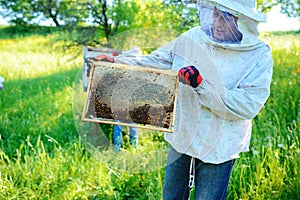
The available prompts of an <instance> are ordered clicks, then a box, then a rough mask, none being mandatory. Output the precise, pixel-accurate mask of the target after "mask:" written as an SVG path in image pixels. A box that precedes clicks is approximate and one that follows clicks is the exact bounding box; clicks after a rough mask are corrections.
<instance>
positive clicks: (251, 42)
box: [197, 0, 266, 50]
mask: <svg viewBox="0 0 300 200" xmlns="http://www.w3.org/2000/svg"><path fill="white" fill-rule="evenodd" d="M197 6H198V11H199V16H200V24H201V32H202V35H203V37H204V39H205V40H206V41H207V42H210V43H213V44H214V45H218V46H223V47H226V48H233V49H240V50H247V49H253V48H256V47H257V46H260V45H262V43H261V42H260V40H259V39H258V29H257V25H258V23H259V22H264V21H265V20H266V17H265V15H264V14H263V13H261V12H259V11H257V10H256V1H255V0H198V1H197Z"/></svg>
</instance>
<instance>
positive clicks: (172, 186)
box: [163, 148, 235, 200]
mask: <svg viewBox="0 0 300 200" xmlns="http://www.w3.org/2000/svg"><path fill="white" fill-rule="evenodd" d="M191 159H192V157H191V156H188V155H186V154H181V153H178V152H176V151H175V150H174V149H173V148H172V149H171V151H170V153H169V156H168V161H167V167H166V177H165V181H164V187H163V199H164V200H175V199H178V200H179V199H180V200H185V199H189V195H190V188H189V183H190V182H189V181H190V179H189V178H190V176H189V173H190V162H191ZM234 162H235V160H230V161H227V162H225V163H221V164H210V163H204V162H202V161H201V160H199V159H195V165H194V167H195V174H194V176H195V177H194V180H195V193H194V195H195V199H201V200H214V199H215V200H224V199H226V192H227V188H228V183H229V178H230V173H231V169H232V167H233V165H234Z"/></svg>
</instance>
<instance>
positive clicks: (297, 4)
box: [258, 0, 300, 18]
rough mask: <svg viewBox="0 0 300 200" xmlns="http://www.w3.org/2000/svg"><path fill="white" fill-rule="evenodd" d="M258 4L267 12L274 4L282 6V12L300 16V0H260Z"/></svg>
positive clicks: (291, 15) (290, 15)
mask: <svg viewBox="0 0 300 200" xmlns="http://www.w3.org/2000/svg"><path fill="white" fill-rule="evenodd" d="M258 5H259V6H258V7H259V8H260V10H261V11H262V12H265V13H266V12H268V11H270V10H271V9H272V8H273V7H274V6H280V8H281V13H283V14H286V15H287V16H289V17H297V18H299V17H300V0H259V1H258Z"/></svg>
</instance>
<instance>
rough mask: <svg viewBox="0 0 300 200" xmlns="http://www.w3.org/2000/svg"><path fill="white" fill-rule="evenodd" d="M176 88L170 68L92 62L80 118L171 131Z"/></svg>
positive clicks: (176, 81) (173, 74)
mask: <svg viewBox="0 0 300 200" xmlns="http://www.w3.org/2000/svg"><path fill="white" fill-rule="evenodd" d="M177 90H178V76H177V73H176V72H174V71H172V70H162V69H155V68H148V67H142V66H138V67H137V66H129V65H123V64H115V63H107V62H100V61H95V62H94V63H93V68H92V70H91V74H90V77H89V85H88V89H87V97H86V102H85V105H84V111H83V114H82V120H83V121H89V122H97V123H108V124H119V125H122V126H129V127H138V128H145V129H151V130H157V131H165V132H173V128H174V118H175V108H176V105H175V103H176V99H177Z"/></svg>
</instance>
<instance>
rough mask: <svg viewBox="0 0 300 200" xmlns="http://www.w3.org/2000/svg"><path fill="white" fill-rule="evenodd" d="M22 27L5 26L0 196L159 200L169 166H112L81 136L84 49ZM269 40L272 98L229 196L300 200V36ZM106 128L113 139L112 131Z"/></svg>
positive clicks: (1, 34)
mask: <svg viewBox="0 0 300 200" xmlns="http://www.w3.org/2000/svg"><path fill="white" fill-rule="evenodd" d="M15 28H16V27H5V28H0V51H1V55H3V56H2V62H1V63H0V68H1V74H0V75H1V76H4V77H5V79H6V81H5V83H4V87H5V89H4V90H2V91H0V113H1V115H0V163H1V165H0V172H1V173H0V185H1V186H0V199H95V200H96V199H99V200H100V199H101V200H102V199H112V200H114V199H161V191H162V185H163V179H164V175H165V174H164V169H158V170H156V171H153V172H149V173H130V172H124V171H120V170H117V169H114V168H111V167H109V166H107V165H105V163H103V162H101V161H100V160H99V159H97V158H95V157H94V155H93V154H91V153H90V151H89V150H88V149H87V148H86V146H84V145H83V144H82V142H81V140H80V139H79V138H78V134H77V130H76V128H75V124H74V119H73V113H72V105H71V102H72V99H71V96H72V92H73V89H72V87H73V84H74V79H75V78H74V77H76V76H77V75H78V73H80V70H81V69H80V68H81V65H82V48H81V46H76V45H74V44H76V43H74V42H72V41H70V40H69V36H68V37H65V38H64V39H58V35H64V34H66V32H64V31H63V30H61V29H60V30H59V31H55V30H52V29H48V28H46V29H42V28H41V29H39V28H37V29H33V30H32V31H29V30H28V31H27V32H26V33H24V34H23V33H22V32H19V31H16V30H15ZM39 31H40V33H41V34H39ZM60 31H62V32H60ZM76 34H77V35H80V34H78V33H75V30H74V35H76ZM10 36H12V38H10ZM78 37H80V36H78ZM262 38H263V40H265V41H267V42H268V43H269V44H270V46H271V48H272V51H273V57H274V64H275V65H274V76H273V82H272V85H271V96H270V98H269V100H268V102H267V104H266V105H265V107H264V109H263V110H262V111H261V112H260V113H259V115H258V116H257V117H256V118H255V119H254V122H253V137H252V141H251V146H250V152H248V153H243V154H242V155H241V158H240V159H238V160H237V162H236V164H235V167H234V169H233V174H232V178H231V182H230V186H229V191H228V199H258V200H260V199H262V200H263V199H276V200H277V199H278V200H279V199H280V200H281V199H286V200H290V199H299V198H300V190H299V188H300V175H299V171H300V170H299V169H300V161H299V153H300V148H299V147H300V142H299V126H300V124H299V102H300V101H299V92H298V88H299V73H300V69H299V65H298V60H299V59H298V58H299V49H300V37H299V32H289V33H282V32H280V33H279V32H278V33H265V34H264V35H262ZM72 40H73V41H74V40H75V38H74V39H72ZM102 128H103V129H104V130H105V131H106V133H107V134H109V133H110V132H111V130H109V128H111V126H106V127H105V126H103V127H102ZM147 140H153V141H162V137H160V136H159V135H158V134H156V133H155V134H154V135H153V136H152V137H149V138H147ZM141 142H142V143H144V144H145V146H147V145H148V143H146V141H141ZM151 148H155V146H153V147H152V146H151ZM141 150H143V149H141Z"/></svg>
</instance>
